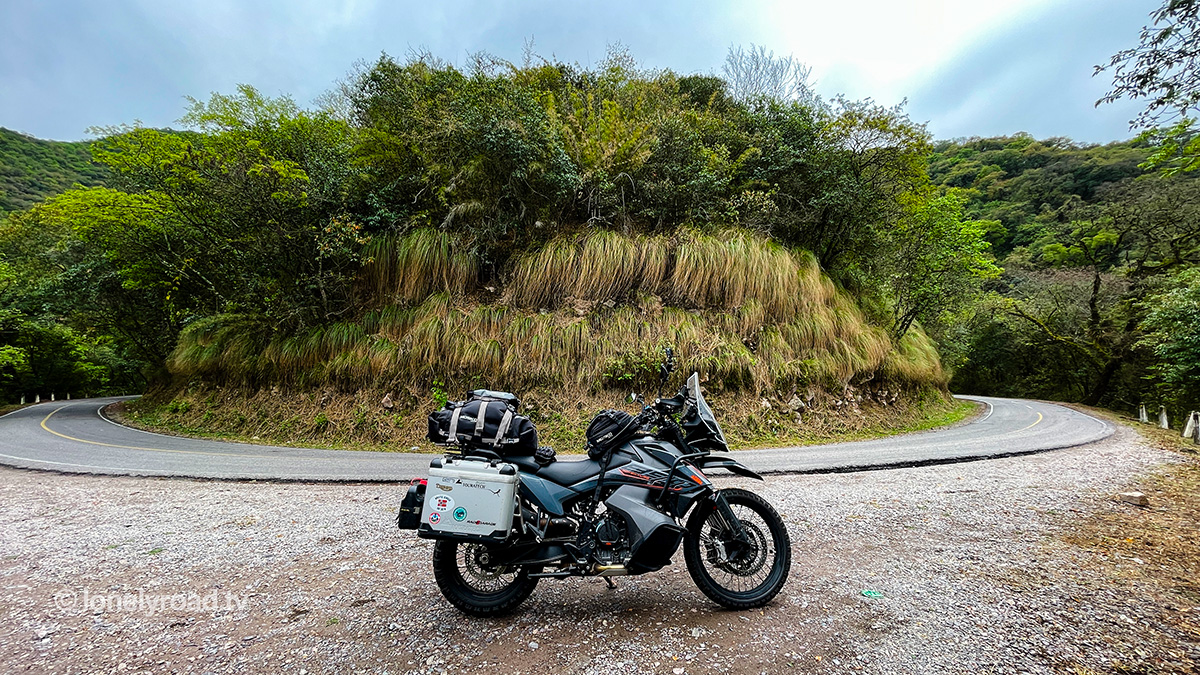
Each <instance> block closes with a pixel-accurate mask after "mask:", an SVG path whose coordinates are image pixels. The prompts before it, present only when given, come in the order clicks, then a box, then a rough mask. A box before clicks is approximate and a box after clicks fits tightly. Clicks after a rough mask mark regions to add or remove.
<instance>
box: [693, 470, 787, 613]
mask: <svg viewBox="0 0 1200 675" xmlns="http://www.w3.org/2000/svg"><path fill="white" fill-rule="evenodd" d="M720 496H721V497H722V498H724V499H725V500H726V502H727V503H728V504H729V508H730V510H731V511H733V515H734V516H735V517H736V518H737V520H738V522H739V523H740V525H741V528H740V529H741V533H740V534H739V533H738V532H737V530H738V528H737V527H733V526H732V525H733V524H731V523H726V522H725V518H724V517H722V515H721V511H720V509H718V508H716V505H715V504H714V503H712V502H707V503H704V504H700V505H699V506H697V507H696V510H695V511H693V512H692V515H691V517H689V518H688V523H687V531H688V534H687V540H686V541H685V542H684V545H683V557H684V560H686V561H687V568H688V572H689V573H691V575H692V580H693V581H695V582H696V585H697V586H699V587H700V590H701V591H703V592H704V594H705V595H707V596H708V597H710V598H712V599H713V600H714V601H715V602H717V603H718V604H720V605H724V606H725V607H729V608H730V609H750V608H753V607H762V606H763V605H765V604H767V603H768V602H770V601H771V598H774V597H775V595H776V594H778V593H779V591H780V589H782V588H783V584H784V582H786V581H787V577H788V571H789V570H790V569H791V567H792V542H791V539H790V538H789V537H788V533H787V528H786V527H785V526H784V524H783V519H782V518H780V517H779V513H778V512H776V511H775V509H774V507H772V506H771V505H770V504H768V503H767V501H766V500H765V499H763V498H762V497H759V496H758V495H756V494H754V493H753V492H749V491H747V490H738V489H729V490H722V491H721V492H720Z"/></svg>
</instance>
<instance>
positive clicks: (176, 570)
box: [0, 429, 1200, 675]
mask: <svg viewBox="0 0 1200 675" xmlns="http://www.w3.org/2000/svg"><path fill="white" fill-rule="evenodd" d="M1174 457H1175V456H1174V455H1171V454H1169V453H1166V452H1163V451H1159V450H1154V449H1152V448H1150V447H1149V446H1147V445H1145V444H1143V443H1142V442H1141V441H1140V440H1139V439H1138V437H1137V436H1136V435H1135V434H1133V433H1132V432H1131V431H1129V430H1127V429H1121V430H1120V431H1118V433H1117V434H1116V435H1115V436H1113V437H1112V438H1110V439H1107V440H1105V441H1102V442H1100V443H1096V444H1093V445H1090V446H1086V447H1081V448H1075V449H1070V450H1061V451H1055V452H1049V453H1044V454H1040V455H1034V456H1027V457H1019V458H1011V459H1003V460H993V461H984V462H973V463H968V464H960V465H953V466H936V467H926V468H915V469H899V470H892V471H878V472H867V473H857V474H841V475H824V476H773V477H771V478H769V479H768V480H767V482H766V484H765V485H763V484H755V483H752V482H749V481H742V480H734V479H729V480H723V481H720V482H722V483H723V484H728V485H743V486H745V487H750V488H752V489H757V490H759V491H760V492H761V493H762V494H764V495H765V496H766V497H767V498H768V499H769V500H771V501H772V503H774V504H775V505H776V506H777V507H778V508H779V510H780V512H781V513H782V514H783V515H784V518H785V519H786V520H787V521H788V525H789V528H790V529H791V533H792V541H793V546H794V562H793V567H792V575H791V580H790V581H789V583H788V585H787V586H786V587H785V588H784V591H783V593H782V594H781V595H780V596H779V598H777V599H776V600H775V601H774V602H773V603H772V604H771V605H769V606H768V607H766V608H765V609H763V610H761V611H753V612H729V611H724V610H721V609H719V608H717V607H716V606H714V605H713V604H711V603H710V602H708V601H707V600H706V599H705V598H704V596H702V595H701V594H700V592H699V591H698V590H697V589H696V588H695V587H694V586H693V585H692V583H691V580H690V578H689V577H688V575H687V572H686V570H685V569H684V566H683V561H682V556H681V555H679V556H677V558H678V559H677V561H676V564H675V565H673V566H671V567H669V568H667V569H666V570H663V571H662V572H660V573H657V574H652V575H648V576H645V577H632V578H622V579H617V588H616V589H615V590H608V589H607V588H606V587H605V584H604V583H603V581H602V580H599V579H589V580H568V581H543V582H542V584H541V585H540V586H539V587H538V589H537V591H535V593H534V595H533V597H532V598H531V599H530V600H529V601H527V602H526V604H525V605H523V607H522V609H521V610H520V611H519V612H518V613H517V614H516V615H514V616H512V617H508V618H505V619H501V620H477V619H469V618H466V617H464V616H462V615H461V614H459V613H457V612H456V611H455V610H454V609H453V608H452V607H451V606H450V605H449V604H448V603H446V602H445V601H444V600H443V599H442V598H441V596H440V594H439V593H438V591H437V587H436V585H435V584H434V581H433V576H432V571H431V569H430V563H429V559H430V554H431V550H430V544H429V542H426V541H423V540H419V539H416V538H415V537H414V536H412V534H411V533H399V532H398V531H397V530H396V529H395V526H394V517H395V510H396V507H397V505H398V503H399V500H400V497H401V496H402V491H403V488H402V487H397V486H381V485H303V484H275V483H222V482H207V481H190V480H163V479H141V478H103V477H91V476H66V475H55V474H45V473H36V472H24V471H18V470H12V469H0V495H2V500H0V558H2V559H0V619H2V621H0V664H3V665H2V666H0V670H3V671H7V672H23V671H31V672H101V671H103V672H110V671H111V672H124V673H130V672H137V671H147V672H196V673H208V672H213V673H224V672H285V673H318V672H354V671H375V672H384V671H386V672H392V673H401V672H462V671H470V670H475V669H478V668H482V667H483V666H485V664H486V665H487V667H488V668H489V669H495V670H496V671H497V672H516V671H520V672H530V673H559V672H581V673H614V672H620V673H645V672H657V673H672V674H673V675H680V674H681V673H704V672H748V673H749V672H753V673H757V672H771V673H773V672H780V671H783V670H786V669H794V670H796V671H797V672H831V673H832V672H846V671H855V672H866V673H966V672H972V673H1022V672H1030V673H1045V672H1067V671H1069V672H1088V670H1086V669H1094V670H1098V671H1110V670H1113V669H1114V668H1115V666H1114V664H1119V663H1123V662H1125V661H1127V660H1130V659H1133V660H1136V659H1137V658H1157V657H1155V656H1154V655H1153V654H1151V655H1148V656H1145V655H1144V656H1143V657H1139V656H1138V651H1139V650H1143V651H1144V650H1148V649H1151V650H1152V649H1155V647H1153V646H1149V645H1148V644H1147V643H1144V642H1143V641H1142V638H1141V631H1142V629H1143V628H1145V627H1146V626H1147V625H1154V626H1156V627H1158V628H1160V629H1161V630H1163V631H1168V633H1169V630H1170V627H1169V626H1166V627H1163V626H1162V625H1160V624H1162V621H1163V620H1162V613H1163V612H1164V611H1165V610H1164V608H1163V607H1162V606H1161V605H1160V604H1156V603H1155V602H1151V601H1148V600H1147V598H1148V597H1151V596H1152V593H1150V591H1149V590H1146V591H1145V593H1143V592H1142V589H1139V588H1138V587H1137V585H1136V584H1133V585H1130V584H1123V585H1117V584H1114V583H1112V579H1113V577H1114V575H1120V574H1121V570H1122V569H1125V568H1127V567H1129V566H1133V565H1137V564H1138V563H1139V562H1140V561H1137V560H1136V559H1133V560H1112V559H1109V558H1102V557H1101V556H1100V555H1099V554H1094V553H1089V552H1087V551H1084V550H1082V549H1079V548H1075V547H1072V546H1069V545H1067V544H1065V543H1064V542H1063V541H1062V539H1061V535H1062V533H1063V532H1065V531H1067V530H1068V529H1069V528H1071V527H1072V526H1073V523H1078V522H1081V519H1082V518H1084V517H1085V516H1086V515H1087V514H1089V513H1091V512H1094V511H1096V510H1100V509H1119V508H1135V507H1130V506H1125V505H1121V504H1119V503H1118V502H1116V501H1114V499H1113V495H1114V494H1115V493H1117V492H1119V491H1121V490H1124V489H1127V488H1129V487H1133V486H1136V484H1137V481H1138V476H1139V475H1143V474H1144V473H1145V472H1146V471H1148V470H1151V469H1153V468H1154V467H1156V466H1158V465H1160V464H1163V463H1167V462H1171V461H1174ZM863 590H873V591H879V592H881V593H882V597H878V598H868V597H865V596H864V595H863V594H862V591H863ZM1167 609H1170V608H1167ZM1197 618H1198V619H1200V617H1197ZM1181 649H1184V650H1192V653H1193V654H1195V650H1196V646H1195V645H1182V646H1181ZM1192 658H1197V659H1200V655H1194V656H1193V657H1192Z"/></svg>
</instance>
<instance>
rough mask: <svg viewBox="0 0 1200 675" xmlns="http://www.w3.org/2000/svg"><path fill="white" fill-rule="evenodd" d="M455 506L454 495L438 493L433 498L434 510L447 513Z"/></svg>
mask: <svg viewBox="0 0 1200 675" xmlns="http://www.w3.org/2000/svg"><path fill="white" fill-rule="evenodd" d="M453 508H454V497H451V496H449V495H438V496H436V497H434V498H433V510H434V511H441V512H442V513H445V512H447V511H449V510H450V509H453Z"/></svg>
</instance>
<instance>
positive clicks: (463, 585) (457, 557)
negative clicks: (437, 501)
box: [433, 539, 538, 616]
mask: <svg viewBox="0 0 1200 675" xmlns="http://www.w3.org/2000/svg"><path fill="white" fill-rule="evenodd" d="M490 556H491V552H490V550H489V549H488V548H487V547H486V546H483V545H480V544H465V543H461V542H457V541H450V540H447V539H439V540H438V541H437V542H436V543H435V544H434V546H433V578H434V579H436V580H437V585H438V588H439V589H441V591H442V595H444V596H446V599H447V600H449V601H450V603H451V604H453V605H454V606H455V607H457V608H459V609H460V610H462V611H463V612H466V613H467V614H470V615H472V616H500V615H502V614H508V613H509V612H511V611H513V610H514V609H516V608H517V605H520V604H521V603H522V602H524V601H525V598H528V597H529V594H530V593H533V589H534V587H535V586H537V582H538V580H537V578H536V577H534V578H531V577H530V576H529V570H527V569H525V568H523V567H521V568H518V567H506V566H496V565H494V564H491V561H490Z"/></svg>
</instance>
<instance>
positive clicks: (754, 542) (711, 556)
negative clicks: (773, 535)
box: [706, 521, 767, 577]
mask: <svg viewBox="0 0 1200 675" xmlns="http://www.w3.org/2000/svg"><path fill="white" fill-rule="evenodd" d="M742 531H743V532H745V533H746V538H747V539H748V540H749V541H747V542H739V541H736V540H733V539H724V538H717V537H714V538H713V539H710V540H709V542H708V546H707V550H706V553H707V556H706V557H707V558H708V561H709V562H710V563H712V565H713V566H714V567H716V568H717V569H719V570H721V571H723V572H726V573H728V574H732V575H735V576H739V577H748V576H751V575H753V574H756V573H757V572H758V571H759V570H761V569H762V568H763V565H765V564H766V563H767V537H766V535H764V534H763V531H762V530H761V529H760V528H759V527H758V525H755V524H754V523H747V522H745V521H742Z"/></svg>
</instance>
